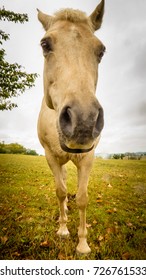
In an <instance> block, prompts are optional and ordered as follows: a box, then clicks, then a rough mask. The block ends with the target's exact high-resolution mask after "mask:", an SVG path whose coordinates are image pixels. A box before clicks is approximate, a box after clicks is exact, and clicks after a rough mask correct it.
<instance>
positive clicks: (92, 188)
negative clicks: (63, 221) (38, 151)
mask: <svg viewBox="0 0 146 280" xmlns="http://www.w3.org/2000/svg"><path fill="white" fill-rule="evenodd" d="M0 166H1V167H0V175H1V183H0V259H38V260H40V259H45V260H47V259H52V260H53V259H71V260H76V259H89V260H90V259H91V260H92V259H94V260H96V259H103V260H104V259H111V260H117V259H120V260H121V259H132V260H138V259H141V260H142V259H146V250H145V248H146V172H145V171H146V161H137V160H133V161H130V160H127V161H126V160H101V159H95V161H94V166H93V169H92V172H91V176H90V181H89V187H88V193H89V204H88V209H87V227H88V243H89V245H90V247H91V249H92V252H91V253H90V254H89V255H87V256H81V255H77V254H76V246H77V242H78V236H77V228H78V223H79V215H78V209H77V206H76V202H75V196H74V194H75V193H76V183H77V179H76V168H75V167H74V166H73V164H72V163H69V164H68V193H69V203H68V206H69V212H68V229H69V231H70V237H69V238H68V239H65V240H63V239H60V238H59V237H57V236H56V231H57V229H58V217H59V209H58V203H57V199H56V195H55V187H54V178H53V176H52V174H51V172H50V170H49V168H48V166H47V163H46V160H45V158H44V157H33V156H24V155H0Z"/></svg>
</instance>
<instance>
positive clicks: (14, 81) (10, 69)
mask: <svg viewBox="0 0 146 280" xmlns="http://www.w3.org/2000/svg"><path fill="white" fill-rule="evenodd" d="M0 20H4V21H5V20H8V21H12V22H15V23H17V22H20V23H24V22H26V21H28V16H27V14H19V13H14V12H12V11H7V10H5V8H4V7H3V8H2V9H0ZM8 39H9V34H6V33H5V32H4V31H2V30H1V31H0V44H1V45H2V44H3V41H6V40H8ZM5 56H6V52H5V50H4V49H3V48H2V49H1V50H0V110H12V109H13V108H14V107H17V104H15V103H13V102H12V100H11V99H12V98H13V97H17V96H19V95H20V94H22V93H23V92H24V91H25V90H26V89H28V88H31V87H32V86H34V82H35V79H36V77H37V74H36V73H33V74H27V73H26V72H25V71H22V66H21V65H19V64H18V63H13V64H10V63H9V62H7V61H6V60H5Z"/></svg>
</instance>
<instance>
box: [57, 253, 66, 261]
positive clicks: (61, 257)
mask: <svg viewBox="0 0 146 280" xmlns="http://www.w3.org/2000/svg"><path fill="white" fill-rule="evenodd" d="M58 259H59V260H65V259H66V258H65V256H64V255H63V254H62V253H59V254H58Z"/></svg>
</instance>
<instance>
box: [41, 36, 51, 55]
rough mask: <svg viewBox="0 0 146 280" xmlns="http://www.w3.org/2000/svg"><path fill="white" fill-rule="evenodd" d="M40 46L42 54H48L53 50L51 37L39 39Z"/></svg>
mask: <svg viewBox="0 0 146 280" xmlns="http://www.w3.org/2000/svg"><path fill="white" fill-rule="evenodd" d="M41 47H42V49H43V52H44V55H46V54H48V53H49V52H50V51H52V50H53V47H52V40H51V38H44V39H42V40H41Z"/></svg>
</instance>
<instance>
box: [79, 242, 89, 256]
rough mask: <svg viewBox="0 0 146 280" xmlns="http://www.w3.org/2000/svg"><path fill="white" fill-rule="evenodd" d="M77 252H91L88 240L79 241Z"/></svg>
mask: <svg viewBox="0 0 146 280" xmlns="http://www.w3.org/2000/svg"><path fill="white" fill-rule="evenodd" d="M76 252H77V253H78V254H89V253H90V252H91V249H90V247H89V246H88V244H87V242H86V241H82V242H79V244H78V246H77V248H76Z"/></svg>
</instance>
